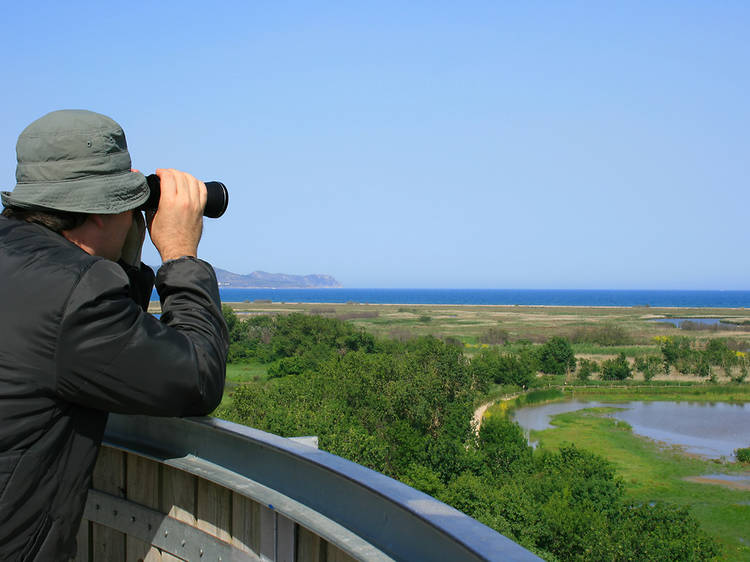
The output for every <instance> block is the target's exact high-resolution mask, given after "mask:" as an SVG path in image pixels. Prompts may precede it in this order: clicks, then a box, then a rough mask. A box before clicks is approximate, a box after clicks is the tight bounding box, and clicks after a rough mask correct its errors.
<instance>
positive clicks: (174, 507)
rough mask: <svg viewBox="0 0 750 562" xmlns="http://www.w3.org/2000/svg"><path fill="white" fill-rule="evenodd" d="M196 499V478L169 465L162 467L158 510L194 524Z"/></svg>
mask: <svg viewBox="0 0 750 562" xmlns="http://www.w3.org/2000/svg"><path fill="white" fill-rule="evenodd" d="M196 499H197V479H196V477H195V476H193V475H192V474H188V473H187V472H184V471H182V470H178V469H176V468H172V467H170V466H163V467H162V470H161V501H160V502H159V503H160V507H159V511H162V512H163V513H166V514H167V515H169V516H170V517H174V518H175V519H177V520H179V521H182V522H183V523H187V524H188V525H193V526H194V525H195V522H196V519H195V506H196Z"/></svg>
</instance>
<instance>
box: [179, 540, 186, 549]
mask: <svg viewBox="0 0 750 562" xmlns="http://www.w3.org/2000/svg"><path fill="white" fill-rule="evenodd" d="M180 544H181V545H182V546H183V547H184V546H185V539H182V542H181V543H180Z"/></svg>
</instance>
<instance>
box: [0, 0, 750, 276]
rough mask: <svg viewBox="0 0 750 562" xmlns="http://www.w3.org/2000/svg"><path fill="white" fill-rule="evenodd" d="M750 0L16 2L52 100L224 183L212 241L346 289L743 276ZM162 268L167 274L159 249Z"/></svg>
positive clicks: (6, 53)
mask: <svg viewBox="0 0 750 562" xmlns="http://www.w3.org/2000/svg"><path fill="white" fill-rule="evenodd" d="M749 28H750V4H748V3H747V2H731V1H723V2H708V1H705V2H678V1H664V2H652V1H649V2H637V1H627V2H625V1H623V2H552V1H550V2H461V3H459V2H217V3H215V4H214V3H209V2H200V3H198V2H190V1H182V2H154V3H151V2H148V3H146V2H142V3H139V2H131V3H125V2H121V3H111V2H109V3H101V2H74V1H73V2H65V3H63V2H33V3H25V4H24V3H20V2H18V3H12V4H10V3H3V6H2V8H0V49H1V50H2V53H3V55H2V66H3V70H4V73H3V74H4V78H3V83H2V88H0V102H2V103H0V123H2V129H1V131H2V133H1V134H0V155H1V157H0V186H2V187H3V189H10V188H12V187H13V185H14V184H15V176H14V175H15V152H14V151H15V142H16V138H17V136H18V133H19V132H20V131H21V130H22V129H23V128H24V127H25V126H26V125H27V124H28V123H30V122H31V121H32V120H34V119H36V118H38V117H40V116H41V115H43V114H45V113H47V112H48V111H52V110H55V109H62V108H82V109H91V110H94V111H99V112H101V113H105V114H107V115H109V116H111V117H113V118H114V119H116V120H117V121H118V122H119V123H121V124H122V125H123V127H124V129H125V133H126V135H127V137H128V143H129V146H130V151H131V155H132V157H133V164H134V166H135V167H137V168H139V169H140V170H142V171H144V172H149V171H151V170H153V169H154V168H156V167H174V168H181V169H185V170H187V171H189V172H191V173H193V174H194V175H196V176H198V177H200V178H201V179H206V180H208V179H219V180H222V181H224V182H225V183H226V185H227V186H228V188H229V190H230V207H229V210H228V212H227V213H226V215H225V216H224V217H222V218H221V219H219V220H207V221H206V224H205V230H204V238H203V241H202V242H201V247H200V250H199V254H200V256H201V257H203V258H204V259H207V260H208V261H210V262H212V263H213V264H214V265H215V266H217V267H221V268H224V269H229V270H231V271H235V272H237V273H249V272H251V271H253V270H256V269H260V270H264V271H271V272H284V273H298V274H306V273H328V274H331V275H333V276H335V277H336V278H337V279H339V280H340V281H341V282H342V283H343V284H344V285H345V286H348V287H467V288H468V287H471V288H602V289H603V288H610V289H636V288H640V289H649V288H661V289H749V288H750V252H748V248H750V229H748V224H747V223H748V220H747V219H748V209H749V208H750V190H748V183H749V181H750V165H749V164H748V163H749V162H750V160H749V155H750V96H749V95H748V92H750V73H749V72H748V71H747V65H748V60H750V38H749V37H750V36H749V35H748V33H747V30H748V29H749ZM145 261H147V262H148V263H158V255H157V254H156V252H155V251H154V249H153V248H152V247H149V248H146V250H145Z"/></svg>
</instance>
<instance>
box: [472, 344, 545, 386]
mask: <svg viewBox="0 0 750 562" xmlns="http://www.w3.org/2000/svg"><path fill="white" fill-rule="evenodd" d="M471 369H472V371H473V374H474V376H476V377H477V378H478V379H479V380H482V381H485V382H489V381H492V382H495V383H497V384H515V385H518V386H522V387H523V386H528V385H529V384H530V383H531V381H532V379H533V378H534V373H535V372H536V361H535V357H534V355H533V353H532V352H531V350H530V349H529V348H525V349H522V350H521V351H520V352H519V353H500V352H499V351H498V350H497V349H496V348H493V349H483V350H482V351H481V352H480V353H479V354H478V355H476V356H475V357H474V359H472V360H471Z"/></svg>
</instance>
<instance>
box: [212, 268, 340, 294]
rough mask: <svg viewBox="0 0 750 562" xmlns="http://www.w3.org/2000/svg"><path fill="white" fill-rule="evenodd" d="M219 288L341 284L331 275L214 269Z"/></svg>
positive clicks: (281, 287)
mask: <svg viewBox="0 0 750 562" xmlns="http://www.w3.org/2000/svg"><path fill="white" fill-rule="evenodd" d="M214 271H216V277H217V279H218V280H219V287H227V288H230V289H335V288H339V287H341V286H342V285H341V283H339V282H338V281H336V279H334V278H333V277H331V276H330V275H288V274H286V273H267V272H265V271H253V272H252V273H250V274H248V275H240V274H239V273H232V272H231V271H227V270H225V269H219V268H218V267H215V268H214Z"/></svg>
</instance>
